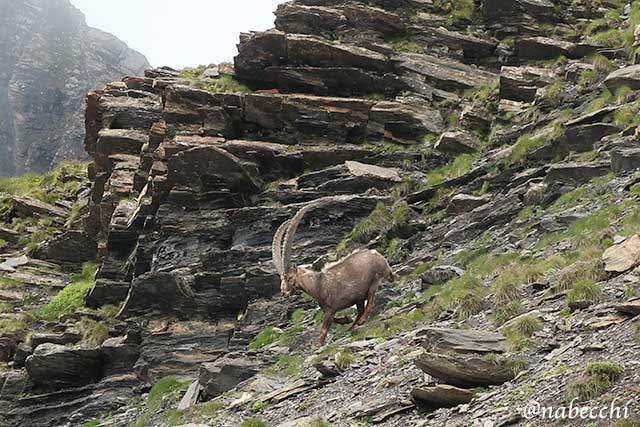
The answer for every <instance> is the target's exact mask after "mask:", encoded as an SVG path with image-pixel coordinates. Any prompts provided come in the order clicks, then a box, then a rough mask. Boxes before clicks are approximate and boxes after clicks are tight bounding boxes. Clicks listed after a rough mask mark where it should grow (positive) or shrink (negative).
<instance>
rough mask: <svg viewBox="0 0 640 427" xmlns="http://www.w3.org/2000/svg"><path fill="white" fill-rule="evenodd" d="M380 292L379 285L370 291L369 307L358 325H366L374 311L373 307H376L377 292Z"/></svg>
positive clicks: (368, 297)
mask: <svg viewBox="0 0 640 427" xmlns="http://www.w3.org/2000/svg"><path fill="white" fill-rule="evenodd" d="M377 290H378V285H375V286H372V287H371V289H369V294H368V295H367V307H366V308H365V309H364V313H363V314H362V317H361V318H360V321H359V322H358V325H364V324H365V323H367V321H368V320H369V316H371V312H372V311H373V307H375V305H376V291H377Z"/></svg>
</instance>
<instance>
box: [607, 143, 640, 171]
mask: <svg viewBox="0 0 640 427" xmlns="http://www.w3.org/2000/svg"><path fill="white" fill-rule="evenodd" d="M638 168H640V148H616V149H614V150H611V170H613V171H614V172H615V173H620V172H626V171H634V170H636V169H638Z"/></svg>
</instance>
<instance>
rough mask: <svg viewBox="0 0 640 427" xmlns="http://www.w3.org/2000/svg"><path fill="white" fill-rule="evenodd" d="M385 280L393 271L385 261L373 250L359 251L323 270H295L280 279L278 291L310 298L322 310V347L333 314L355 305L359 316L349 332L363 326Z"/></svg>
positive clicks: (300, 268)
mask: <svg viewBox="0 0 640 427" xmlns="http://www.w3.org/2000/svg"><path fill="white" fill-rule="evenodd" d="M384 280H393V272H392V271H391V268H390V267H389V264H388V263H387V261H386V259H385V258H384V257H383V256H382V255H380V254H379V253H378V252H376V251H374V250H368V249H360V250H357V251H355V252H353V253H352V254H351V255H349V256H347V257H345V258H343V259H341V260H340V261H338V262H335V263H332V264H329V265H327V266H325V268H323V269H322V271H313V270H311V269H309V268H306V267H295V268H292V269H291V270H289V271H288V272H286V273H285V274H284V276H283V277H282V282H281V291H282V294H283V295H284V296H289V295H290V294H291V292H292V291H293V290H295V289H301V290H302V291H304V292H306V293H307V294H309V295H310V296H311V297H313V298H314V299H315V300H316V301H318V304H320V308H321V309H322V311H324V313H325V316H324V321H323V322H322V332H321V334H320V345H324V344H325V342H326V338H327V333H328V332H329V328H331V325H332V324H333V323H334V322H339V323H344V319H334V316H335V314H336V312H338V311H340V310H344V309H345V308H348V307H351V306H353V305H355V306H356V307H357V309H358V316H357V317H356V319H355V321H354V322H353V324H352V325H351V329H353V328H355V327H356V326H357V325H362V324H364V323H365V322H366V321H367V320H368V319H369V316H370V315H371V311H372V310H373V307H374V304H375V294H376V291H377V290H378V287H379V286H380V284H381V283H382V281H384Z"/></svg>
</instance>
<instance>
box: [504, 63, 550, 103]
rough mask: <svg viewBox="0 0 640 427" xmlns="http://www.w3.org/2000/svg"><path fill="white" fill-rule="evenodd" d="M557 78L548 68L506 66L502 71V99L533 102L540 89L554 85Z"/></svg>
mask: <svg viewBox="0 0 640 427" xmlns="http://www.w3.org/2000/svg"><path fill="white" fill-rule="evenodd" d="M556 78H557V77H556V76H555V75H554V72H553V70H550V69H548V68H539V67H532V66H522V67H508V66H504V67H502V69H501V70H500V98H502V99H509V100H512V101H521V102H533V101H534V100H535V99H536V94H537V93H538V89H540V88H543V87H545V86H547V85H549V84H551V83H553V82H554V80H555V79H556Z"/></svg>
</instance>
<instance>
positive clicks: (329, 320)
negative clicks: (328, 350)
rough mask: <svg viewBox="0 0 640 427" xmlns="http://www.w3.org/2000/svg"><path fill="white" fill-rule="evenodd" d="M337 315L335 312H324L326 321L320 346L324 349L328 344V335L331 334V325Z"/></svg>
mask: <svg viewBox="0 0 640 427" xmlns="http://www.w3.org/2000/svg"><path fill="white" fill-rule="evenodd" d="M335 314H336V311H335V310H332V311H325V312H324V320H323V321H322V330H321V332H320V340H319V341H318V344H319V345H320V347H322V346H323V345H324V344H325V343H326V342H327V334H328V333H329V329H330V328H331V325H333V316H334V315H335Z"/></svg>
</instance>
